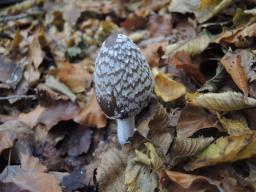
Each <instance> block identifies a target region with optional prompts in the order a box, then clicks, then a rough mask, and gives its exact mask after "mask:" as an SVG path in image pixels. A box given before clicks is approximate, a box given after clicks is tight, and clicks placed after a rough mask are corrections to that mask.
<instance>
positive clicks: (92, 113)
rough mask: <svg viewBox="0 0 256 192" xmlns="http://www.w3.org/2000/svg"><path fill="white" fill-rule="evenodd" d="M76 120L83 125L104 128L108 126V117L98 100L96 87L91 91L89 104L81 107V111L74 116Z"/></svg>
mask: <svg viewBox="0 0 256 192" xmlns="http://www.w3.org/2000/svg"><path fill="white" fill-rule="evenodd" d="M74 121H75V122H77V123H79V124H82V125H86V126H92V127H97V128H103V127H105V126H106V124H107V119H106V116H105V114H104V113H103V111H102V110H101V108H100V106H99V104H98V102H97V100H96V94H95V90H94V89H93V90H92V91H91V95H90V98H89V101H88V102H87V104H86V105H85V106H81V107H80V112H79V114H78V115H77V116H76V117H75V118H74Z"/></svg>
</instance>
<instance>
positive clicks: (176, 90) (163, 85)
mask: <svg viewBox="0 0 256 192" xmlns="http://www.w3.org/2000/svg"><path fill="white" fill-rule="evenodd" d="M152 73H153V76H154V82H155V87H154V90H155V93H156V95H157V96H158V97H160V98H161V99H163V101H164V102H170V101H173V100H175V99H178V98H179V97H181V96H182V95H184V94H185V93H186V87H185V86H184V85H183V84H182V83H179V82H177V81H175V80H172V79H171V78H169V77H168V76H167V75H166V74H164V73H161V72H159V71H158V70H157V69H156V68H154V69H153V70H152Z"/></svg>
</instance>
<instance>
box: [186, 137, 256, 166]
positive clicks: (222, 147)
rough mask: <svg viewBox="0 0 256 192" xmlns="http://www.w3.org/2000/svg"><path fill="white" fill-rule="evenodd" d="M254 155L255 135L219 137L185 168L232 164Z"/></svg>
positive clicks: (255, 147)
mask: <svg viewBox="0 0 256 192" xmlns="http://www.w3.org/2000/svg"><path fill="white" fill-rule="evenodd" d="M254 155H256V133H254V132H252V133H245V134H243V135H239V136H228V137H220V138H219V139H217V140H216V141H215V142H214V143H212V144H211V145H209V146H208V147H207V148H206V149H205V150H203V151H202V152H201V153H200V154H198V155H197V156H196V157H195V158H194V159H193V160H192V161H191V162H189V163H188V164H187V165H186V166H185V167H186V169H187V170H194V169H197V168H200V167H205V166H209V165H215V164H217V163H223V162H233V161H237V160H241V159H246V158H250V157H252V156H254Z"/></svg>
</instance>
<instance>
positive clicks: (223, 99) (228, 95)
mask: <svg viewBox="0 0 256 192" xmlns="http://www.w3.org/2000/svg"><path fill="white" fill-rule="evenodd" d="M186 101H187V102H188V103H191V104H192V105H196V106H200V107H204V108H206V109H209V110H216V111H226V112H227V111H233V110H240V109H245V108H250V107H255V106H256V99H254V98H251V97H246V96H244V95H242V94H241V93H238V92H232V91H228V92H223V93H205V94H203V93H187V94H186Z"/></svg>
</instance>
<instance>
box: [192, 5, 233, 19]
mask: <svg viewBox="0 0 256 192" xmlns="http://www.w3.org/2000/svg"><path fill="white" fill-rule="evenodd" d="M232 3H233V0H223V1H219V0H202V1H201V2H200V4H199V5H198V6H197V9H196V11H195V15H196V18H197V21H198V22H199V23H204V22H206V21H208V20H210V19H211V18H212V17H214V16H216V15H217V14H219V13H221V12H222V11H223V10H224V9H226V8H227V7H228V6H229V5H231V4H232Z"/></svg>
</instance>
